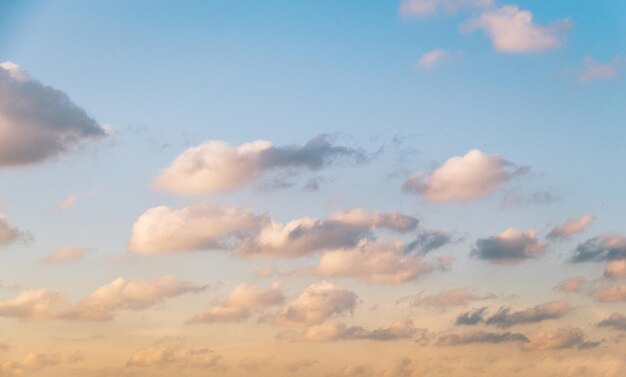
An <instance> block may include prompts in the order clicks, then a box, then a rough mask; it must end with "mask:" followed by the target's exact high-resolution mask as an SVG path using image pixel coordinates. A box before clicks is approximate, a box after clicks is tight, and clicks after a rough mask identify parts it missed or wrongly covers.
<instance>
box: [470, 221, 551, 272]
mask: <svg viewBox="0 0 626 377" xmlns="http://www.w3.org/2000/svg"><path fill="white" fill-rule="evenodd" d="M545 250H546V245H545V244H544V243H542V242H540V241H539V240H538V239H537V232H536V231H534V230H532V229H531V230H528V231H526V232H524V231H521V230H518V229H514V228H508V229H506V230H504V231H502V232H500V233H498V234H496V235H495V236H492V237H489V238H483V239H479V240H478V241H476V245H475V246H474V249H473V250H472V255H473V256H475V257H477V258H479V259H484V260H488V261H491V262H493V263H498V264H515V263H521V262H523V261H525V260H527V259H531V258H537V257H539V256H541V255H543V253H544V252H545Z"/></svg>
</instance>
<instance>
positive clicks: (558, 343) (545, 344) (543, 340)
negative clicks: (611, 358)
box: [523, 328, 600, 351]
mask: <svg viewBox="0 0 626 377" xmlns="http://www.w3.org/2000/svg"><path fill="white" fill-rule="evenodd" d="M528 340H529V342H528V343H525V344H524V345H523V349H524V350H527V351H548V350H559V349H572V348H573V349H580V350H585V349H590V348H595V347H597V346H598V345H599V344H600V342H591V341H587V340H586V339H585V334H584V333H583V331H582V330H581V329H579V328H564V329H559V330H558V331H556V332H543V331H542V332H538V333H536V334H533V335H531V336H529V337H528Z"/></svg>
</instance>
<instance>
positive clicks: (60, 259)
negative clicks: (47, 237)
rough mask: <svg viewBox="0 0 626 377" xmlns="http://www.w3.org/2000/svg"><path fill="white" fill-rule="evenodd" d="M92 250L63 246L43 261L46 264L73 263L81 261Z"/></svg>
mask: <svg viewBox="0 0 626 377" xmlns="http://www.w3.org/2000/svg"><path fill="white" fill-rule="evenodd" d="M90 251H91V249H89V248H86V247H80V246H62V247H59V248H58V249H56V250H55V251H54V252H53V253H52V254H50V255H48V256H47V257H45V258H44V259H43V262H44V263H46V264H59V263H71V262H77V261H79V260H81V259H82V258H83V257H84V256H85V255H86V254H87V253H89V252H90Z"/></svg>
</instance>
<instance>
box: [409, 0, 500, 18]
mask: <svg viewBox="0 0 626 377" xmlns="http://www.w3.org/2000/svg"><path fill="white" fill-rule="evenodd" d="M492 3H493V0H403V1H402V3H400V14H402V15H403V16H407V17H410V16H429V15H434V14H436V13H438V12H440V11H444V12H447V13H452V12H456V11H458V10H461V9H472V8H484V7H487V6H489V5H491V4H492Z"/></svg>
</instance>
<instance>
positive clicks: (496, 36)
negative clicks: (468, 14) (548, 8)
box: [462, 5, 572, 53]
mask: <svg viewBox="0 0 626 377" xmlns="http://www.w3.org/2000/svg"><path fill="white" fill-rule="evenodd" d="M571 27H572V23H571V22H570V21H569V20H561V21H557V22H554V23H553V24H552V25H549V26H539V25H537V24H535V23H534V21H533V15H532V13H531V12H530V11H527V10H521V9H520V8H519V7H518V6H517V5H505V6H502V7H499V8H490V9H486V10H484V11H482V12H481V13H480V15H479V16H478V17H476V18H474V19H472V20H470V21H469V22H467V23H466V24H464V25H463V26H462V29H463V30H464V31H472V30H476V29H482V30H483V31H484V32H485V33H486V34H487V36H488V37H489V38H490V39H491V42H492V45H493V47H494V48H495V49H496V50H498V51H500V52H505V53H522V52H535V51H543V50H549V49H553V48H556V47H558V46H560V45H561V39H562V37H563V35H564V34H565V33H567V32H568V31H569V30H570V29H571Z"/></svg>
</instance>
